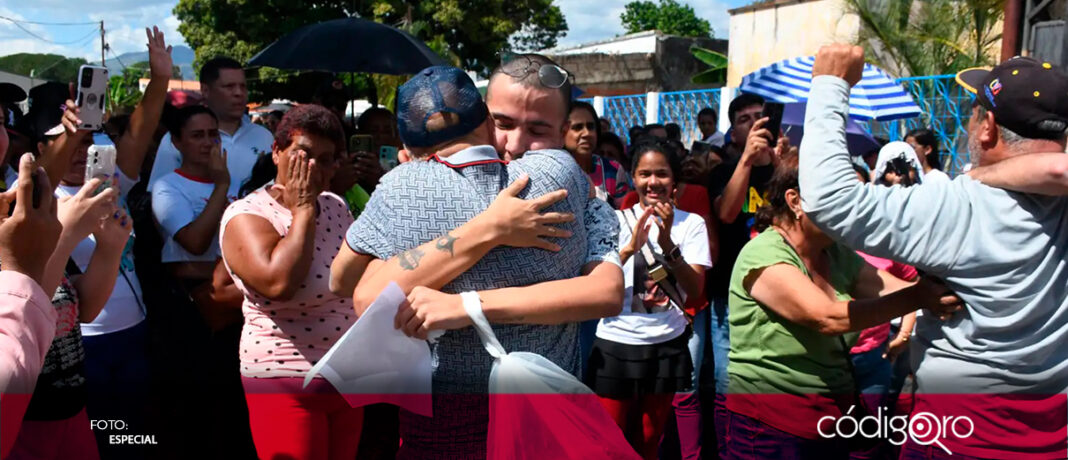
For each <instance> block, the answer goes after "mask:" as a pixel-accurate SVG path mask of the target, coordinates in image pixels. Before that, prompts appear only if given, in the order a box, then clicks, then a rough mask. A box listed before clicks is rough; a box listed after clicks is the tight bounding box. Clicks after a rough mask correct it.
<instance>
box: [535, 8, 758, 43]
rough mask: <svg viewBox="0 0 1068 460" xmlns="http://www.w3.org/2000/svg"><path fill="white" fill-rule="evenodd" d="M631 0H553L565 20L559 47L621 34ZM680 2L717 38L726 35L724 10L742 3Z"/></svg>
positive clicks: (725, 11) (728, 17)
mask: <svg viewBox="0 0 1068 460" xmlns="http://www.w3.org/2000/svg"><path fill="white" fill-rule="evenodd" d="M631 1H633V0H600V1H595V2H594V1H589V0H556V5H557V6H559V7H560V10H561V11H562V12H563V13H564V17H565V18H566V19H567V26H568V32H567V35H566V36H565V37H564V38H562V39H560V45H561V46H570V45H578V44H581V43H587V42H591V41H597V40H604V39H608V38H612V37H615V36H617V35H622V34H623V25H622V23H621V22H620V20H619V16H620V15H621V14H623V11H624V7H625V6H626V5H627V3H630V2H631ZM679 3H683V4H688V5H690V6H692V7H693V9H694V12H695V13H697V16H698V17H700V18H702V19H706V20H708V22H709V23H710V24H711V25H712V29H713V30H714V31H715V34H716V38H727V33H728V24H729V22H730V16H729V15H727V9H728V8H730V7H731V5H732V4H738V3H745V2H744V1H739V0H731V1H730V2H729V3H728V1H727V0H680V2H679Z"/></svg>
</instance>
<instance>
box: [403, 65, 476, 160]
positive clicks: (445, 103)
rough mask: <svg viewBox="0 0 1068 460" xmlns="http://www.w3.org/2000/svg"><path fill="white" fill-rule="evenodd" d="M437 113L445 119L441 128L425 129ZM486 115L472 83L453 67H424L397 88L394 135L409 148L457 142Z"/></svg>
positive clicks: (465, 75)
mask: <svg viewBox="0 0 1068 460" xmlns="http://www.w3.org/2000/svg"><path fill="white" fill-rule="evenodd" d="M436 114H441V115H444V116H445V118H446V122H445V123H442V125H444V126H442V127H438V128H439V129H428V126H427V122H428V121H429V120H430V118H431V117H432V116H434V115H436ZM448 114H452V115H451V116H449V115H448ZM488 116H489V110H488V109H487V108H486V104H485V102H483V101H482V95H481V94H480V93H479V92H478V88H476V87H475V82H473V81H471V77H469V76H467V74H466V73H464V71H462V70H460V69H458V68H456V67H450V66H433V67H427V68H425V69H423V70H422V71H420V72H419V73H418V74H416V75H415V76H413V77H412V78H411V79H410V80H408V81H407V82H406V83H404V84H403V85H401V86H400V88H398V89H397V132H399V133H400V138H401V141H402V142H404V145H407V146H410V147H431V146H434V145H438V144H441V143H443V142H447V141H451V140H453V139H457V138H459V137H462V136H464V135H466V134H468V133H470V132H471V131H474V130H475V128H478V127H479V125H481V124H482V123H483V122H485V121H486V117H488Z"/></svg>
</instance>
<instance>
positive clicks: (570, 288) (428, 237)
mask: <svg viewBox="0 0 1068 460" xmlns="http://www.w3.org/2000/svg"><path fill="white" fill-rule="evenodd" d="M398 107H399V110H398V125H399V131H400V135H401V139H402V141H403V142H404V144H405V147H406V151H405V156H406V157H410V159H413V160H416V161H410V162H407V163H405V164H404V165H402V166H400V167H398V168H396V169H394V170H393V171H391V172H390V173H389V174H387V175H386V176H384V177H383V178H382V182H381V184H380V185H379V187H378V188H377V189H376V191H375V193H374V195H373V196H372V197H371V200H370V202H368V205H367V208H366V209H365V210H364V212H363V214H361V216H360V218H359V219H358V220H357V222H356V223H354V224H353V226H352V227H351V228H350V229H349V233H348V237H347V241H348V245H347V247H343V248H342V250H341V253H340V254H339V255H338V258H337V259H336V260H335V262H334V265H333V269H334V270H333V274H334V277H333V278H335V280H334V281H336V283H332V284H333V285H334V286H335V287H338V288H341V289H344V287H346V286H344V285H346V284H347V285H351V284H352V281H351V279H352V277H353V274H354V273H355V272H359V274H358V275H357V276H356V277H357V278H360V280H359V286H358V287H357V288H356V290H355V300H354V303H355V305H356V308H357V311H358V312H362V311H363V309H365V308H366V307H367V306H368V305H369V304H370V302H371V300H373V298H374V296H376V295H377V294H378V293H379V292H380V291H381V289H382V288H383V287H384V286H385V285H386V284H387V283H389V282H390V281H396V282H397V283H398V284H399V285H400V286H401V288H402V289H404V290H405V291H406V292H408V293H410V295H409V305H408V306H405V307H402V309H401V310H400V312H398V315H397V326H398V328H400V329H402V330H404V331H405V332H406V333H408V334H409V335H413V336H416V337H426V335H427V333H428V332H429V331H431V330H436V329H445V330H447V332H446V333H445V334H444V335H443V336H442V337H441V338H440V339H438V340H437V342H436V343H435V344H434V345H433V348H432V350H433V353H434V356H435V361H436V363H437V365H436V367H435V370H434V380H433V385H434V394H435V397H434V417H433V418H427V417H421V416H418V415H414V414H410V413H403V412H402V415H401V437H402V438H403V439H404V445H403V446H402V448H401V452H400V453H399V457H401V458H467V457H472V456H473V457H479V456H485V449H486V430H487V421H488V399H487V396H486V392H487V383H488V379H489V371H490V367H491V364H492V358H491V357H490V356H489V355H488V354H487V353H485V352H484V350H483V349H482V345H481V342H480V340H479V338H478V337H477V335H476V333H475V331H474V329H473V328H471V327H468V326H469V325H470V320H469V318H468V316H467V313H466V312H465V310H464V307H463V303H462V301H461V300H460V296H459V295H458V294H459V293H461V292H464V291H476V292H477V293H478V295H479V297H480V298H481V300H482V307H483V310H484V312H485V314H486V316H487V318H488V319H489V320H490V322H492V323H494V332H495V334H496V335H497V338H498V339H499V340H500V342H501V344H502V345H503V346H504V347H505V348H506V349H507V350H509V351H529V352H533V353H537V354H540V355H542V356H544V357H546V358H547V359H549V360H551V361H553V362H554V363H556V364H557V365H559V366H560V367H562V368H563V369H565V370H568V371H571V372H572V373H577V372H578V364H579V359H578V326H577V324H576V322H577V321H582V320H586V319H592V318H599V317H603V316H607V315H611V314H614V313H618V311H619V308H620V305H621V304H622V302H621V301H622V298H621V296H622V271H621V270H620V268H619V265H618V264H619V261H618V254H617V252H616V247H615V244H614V242H613V240H611V238H612V237H614V236H615V235H616V234H617V233H618V224H617V223H616V222H615V221H614V218H613V216H612V212H611V209H610V208H608V207H607V206H606V205H604V203H603V202H602V201H600V200H597V199H595V198H591V196H590V194H589V182H588V180H587V179H586V175H585V173H583V172H582V170H581V169H580V168H579V167H578V165H577V164H575V162H574V160H572V159H571V157H570V155H568V153H567V152H565V151H560V150H546V151H533V152H529V153H527V154H526V155H525V156H524V157H523V158H522V159H519V160H516V161H514V162H511V163H505V162H504V161H502V160H500V158H499V157H498V155H497V152H496V150H495V149H494V148H493V146H492V145H491V143H492V134H493V126H492V122H491V121H490V118H489V113H488V110H487V109H486V106H485V104H484V103H483V102H482V99H481V97H480V96H479V94H478V92H477V90H476V88H475V86H474V83H473V82H472V81H471V80H470V78H469V77H467V75H466V74H464V73H463V72H462V71H460V70H459V69H456V68H451V67H431V68H428V69H426V70H424V71H423V72H421V73H420V74H418V75H416V76H415V77H413V78H412V80H410V81H409V82H408V83H406V84H404V85H403V86H402V87H401V88H400V90H399V91H398ZM523 176H527V177H523ZM509 184H511V185H509ZM561 189H562V190H564V191H563V192H562V191H561ZM523 199H526V200H523ZM364 268H366V270H364ZM359 275H362V276H359ZM346 279H347V280H346ZM515 286H525V287H515ZM438 289H440V291H438Z"/></svg>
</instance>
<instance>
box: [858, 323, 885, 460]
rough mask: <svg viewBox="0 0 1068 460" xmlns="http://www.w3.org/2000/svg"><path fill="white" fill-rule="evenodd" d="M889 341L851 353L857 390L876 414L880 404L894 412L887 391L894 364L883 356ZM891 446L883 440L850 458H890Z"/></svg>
mask: <svg viewBox="0 0 1068 460" xmlns="http://www.w3.org/2000/svg"><path fill="white" fill-rule="evenodd" d="M887 344H888V342H883V343H882V345H880V346H878V347H875V348H874V349H871V350H868V351H865V352H863V353H857V354H854V355H850V358H851V359H852V360H853V369H854V373H853V374H854V375H853V379H854V380H855V381H856V385H857V390H859V391H860V397H861V398H864V405H865V406H867V407H868V410H869V411H870V412H871V413H872V414H875V413H877V412H878V410H879V406H882V407H884V408H885V409H883V413H891V414H892V413H893V409H894V408H893V407H888V405H889V403H888V402H887V393H888V392H889V390H890V374H891V370H892V366H891V365H890V361H888V360H886V359H885V358H883V353H885V352H886V346H887ZM890 452H891V448H890V445H889V443H887V442H881V443H878V444H876V445H874V446H872V447H871V448H870V449H868V450H866V451H858V452H853V453H852V455H850V458H851V459H853V460H867V459H880V458H889V457H890V455H891V454H890Z"/></svg>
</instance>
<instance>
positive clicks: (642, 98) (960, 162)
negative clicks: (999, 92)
mask: <svg viewBox="0 0 1068 460" xmlns="http://www.w3.org/2000/svg"><path fill="white" fill-rule="evenodd" d="M897 83H898V84H900V85H901V86H902V87H904V88H905V90H906V91H908V92H909V94H911V95H912V97H913V99H914V100H915V101H916V103H917V104H918V105H919V106H920V108H921V109H922V110H923V115H921V116H920V117H918V118H911V119H907V120H895V121H888V122H870V123H861V125H862V126H865V127H866V128H867V129H868V131H869V132H871V133H872V135H873V136H877V137H882V138H886V139H888V140H902V138H903V137H904V135H905V133H907V132H908V131H909V130H910V129H913V128H920V127H927V128H930V129H931V130H932V131H934V133H935V135H936V136H937V137H938V141H939V143H940V144H941V151H942V153H943V155H942V161H943V166H944V169H945V171H946V172H947V173H949V174H950V175H956V174H959V173H960V172H961V171H962V170H963V168H964V166H965V165H967V164H968V163H970V162H971V158H970V157H969V155H968V149H967V133H966V129H967V125H968V117H969V116H970V115H971V101H972V96H971V95H970V94H969V93H968V92H966V91H964V90H963V89H962V88H961V87H960V86H959V85H957V83H956V82H955V81H954V78H953V75H935V76H927V77H911V78H901V79H898V80H897ZM720 95H721V91H720V90H719V89H711V90H696V91H676V92H669V93H661V94H660V97H659V111H658V113H657V120H658V121H659V122H660V123H665V124H666V123H678V124H679V126H681V127H682V135H683V142H684V143H686V144H687V145H689V143H690V142H691V141H692V140H695V139H696V138H697V136H698V135H699V134H698V130H697V112H699V111H700V110H701V109H702V108H705V107H712V108H714V109H716V111H717V112H719V104H720ZM646 99H647V96H646V95H645V94H633V95H626V96H611V97H605V98H604V110H603V113H602V118H605V119H607V120H608V121H609V122H610V123H611V125H612V131H613V132H615V133H616V134H618V135H619V136H620V138H621V139H623V140H624V142H627V141H628V138H627V131H628V130H629V129H630V127H631V126H641V125H644V124H645V121H646V103H645V102H646ZM587 101H589V102H592V100H587Z"/></svg>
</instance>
